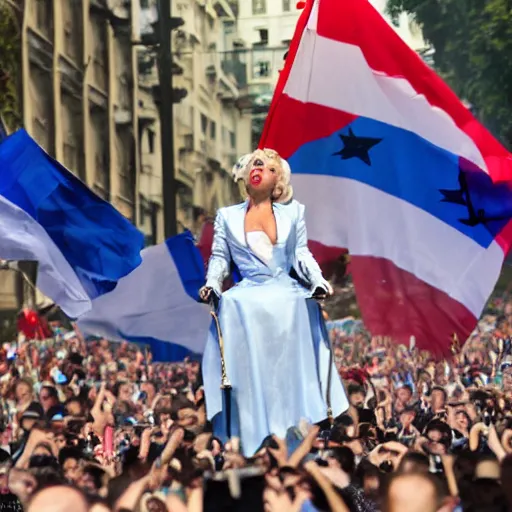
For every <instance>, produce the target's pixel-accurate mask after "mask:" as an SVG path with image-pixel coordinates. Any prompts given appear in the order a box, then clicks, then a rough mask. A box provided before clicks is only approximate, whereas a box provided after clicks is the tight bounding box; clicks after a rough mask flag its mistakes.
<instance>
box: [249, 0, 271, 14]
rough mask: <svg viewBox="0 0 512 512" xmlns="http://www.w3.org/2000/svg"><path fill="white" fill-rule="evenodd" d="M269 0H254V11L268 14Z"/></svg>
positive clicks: (254, 12)
mask: <svg viewBox="0 0 512 512" xmlns="http://www.w3.org/2000/svg"><path fill="white" fill-rule="evenodd" d="M266 12H267V0H252V13H253V14H255V15H256V14H266Z"/></svg>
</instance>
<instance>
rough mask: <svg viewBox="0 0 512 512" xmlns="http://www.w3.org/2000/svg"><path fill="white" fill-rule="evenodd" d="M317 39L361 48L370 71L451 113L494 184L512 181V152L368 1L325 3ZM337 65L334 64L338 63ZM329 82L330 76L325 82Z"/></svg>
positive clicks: (334, 0)
mask: <svg viewBox="0 0 512 512" xmlns="http://www.w3.org/2000/svg"><path fill="white" fill-rule="evenodd" d="M318 34H320V35H322V36H324V37H327V38H329V39H334V40H336V41H340V42H343V43H348V44H353V45H355V46H359V48H361V50H362V52H363V54H364V56H365V59H366V61H367V62H368V65H369V66H370V68H371V69H373V70H374V71H378V72H383V73H385V74H386V75H388V76H393V77H401V78H405V79H406V80H407V81H408V82H409V83H410V84H411V85H412V87H413V88H414V89H415V91H416V92H418V93H419V94H423V95H424V96H425V97H426V99H427V100H428V102H429V103H430V104H431V105H433V106H435V107H439V108H441V109H442V110H444V111H445V112H447V113H448V114H449V115H450V117H451V118H452V119H453V121H454V122H455V123H456V125H457V126H458V127H459V128H460V129H461V130H463V131H464V132H466V133H467V134H468V135H469V136H470V137H471V138H472V139H473V141H474V142H475V144H476V145H477V147H478V148H479V150H480V152H481V153H482V155H483V157H484V159H485V162H486V164H487V166H488V168H489V174H490V176H491V177H492V179H493V181H508V180H512V158H511V155H510V154H509V152H508V151H507V150H506V149H505V148H504V147H503V146H502V145H501V144H500V143H499V142H498V141H497V140H496V139H495V138H494V137H493V136H492V135H491V134H490V133H489V132H488V131H487V129H486V128H484V127H483V126H482V125H481V124H480V123H479V122H478V121H477V120H476V119H475V118H474V117H473V115H472V114H471V112H469V110H468V109H467V108H466V107H464V105H463V104H462V103H461V102H460V101H459V99H458V98H457V96H456V95H455V94H454V93H453V92H452V90H451V89H450V88H449V87H448V86H447V85H446V84H445V83H444V82H443V80H442V79H441V78H440V77H439V76H438V75H437V74H436V73H435V72H434V71H433V70H432V69H430V68H429V67H428V66H427V65H426V64H425V63H424V62H423V61H422V59H421V58H420V57H419V56H418V55H417V54H416V52H414V51H413V50H411V49H410V48H409V47H408V46H407V45H406V44H405V43H404V42H403V41H402V39H400V37H399V36H398V35H397V34H396V33H395V31H394V30H393V29H392V28H391V27H390V26H389V25H388V23H387V22H386V21H385V20H384V19H383V18H382V16H381V15H380V14H379V13H378V12H377V11H376V10H375V8H374V7H373V6H372V5H371V4H370V2H368V0H350V1H343V2H340V1H339V0H322V1H321V2H320V7H319V13H318ZM333 65H334V63H333ZM326 79H327V77H326Z"/></svg>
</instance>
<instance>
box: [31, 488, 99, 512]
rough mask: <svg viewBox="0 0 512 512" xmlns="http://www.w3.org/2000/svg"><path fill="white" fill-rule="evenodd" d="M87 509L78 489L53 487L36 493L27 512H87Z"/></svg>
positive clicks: (85, 501)
mask: <svg viewBox="0 0 512 512" xmlns="http://www.w3.org/2000/svg"><path fill="white" fill-rule="evenodd" d="M88 509H89V506H88V503H87V500H86V499H85V496H84V495H83V494H82V493H81V492H80V491H79V490H78V489H75V488H73V487H68V486H65V485H55V486H52V487H47V488H45V489H42V490H40V491H39V492H36V493H35V494H34V496H33V497H32V499H31V500H30V502H29V504H28V508H27V512H69V511H70V510H72V511H73V512H87V511H88Z"/></svg>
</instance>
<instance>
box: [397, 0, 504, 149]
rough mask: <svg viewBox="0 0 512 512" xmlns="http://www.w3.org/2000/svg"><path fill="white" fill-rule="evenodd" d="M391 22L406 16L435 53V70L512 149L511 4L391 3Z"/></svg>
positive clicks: (456, 0)
mask: <svg viewBox="0 0 512 512" xmlns="http://www.w3.org/2000/svg"><path fill="white" fill-rule="evenodd" d="M387 10H388V13H389V14H390V15H391V17H392V18H395V19H396V18H397V16H398V15H399V14H400V13H402V12H406V13H408V14H409V15H410V16H412V17H413V19H414V20H415V21H416V22H417V23H418V24H419V25H420V26H421V27H422V29H423V35H424V38H425V39H426V41H428V42H429V43H430V44H431V45H432V46H433V47H434V49H435V54H434V66H435V68H436V70H437V71H438V72H439V73H440V75H441V76H442V77H443V78H444V79H445V80H446V81H447V83H448V84H449V85H450V86H451V87H452V88H453V90H454V91H455V92H456V93H457V94H458V96H459V97H460V98H464V99H466V100H468V101H469V102H470V103H471V104H472V105H473V106H474V107H475V109H476V112H477V115H478V116H479V117H480V119H481V120H482V122H483V123H484V124H485V125H486V126H487V127H488V128H489V129H490V130H491V131H492V132H494V134H495V135H496V136H497V137H498V138H500V139H501V140H502V142H503V143H504V144H505V145H507V146H508V147H509V148H511V147H512V2H511V1H510V0H388V5H387Z"/></svg>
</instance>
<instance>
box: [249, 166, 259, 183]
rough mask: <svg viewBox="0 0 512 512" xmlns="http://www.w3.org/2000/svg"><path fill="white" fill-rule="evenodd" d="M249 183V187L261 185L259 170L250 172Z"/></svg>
mask: <svg viewBox="0 0 512 512" xmlns="http://www.w3.org/2000/svg"><path fill="white" fill-rule="evenodd" d="M250 181H251V185H255V186H258V185H259V184H260V183H261V171H260V170H259V169H254V170H253V171H251V175H250Z"/></svg>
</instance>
